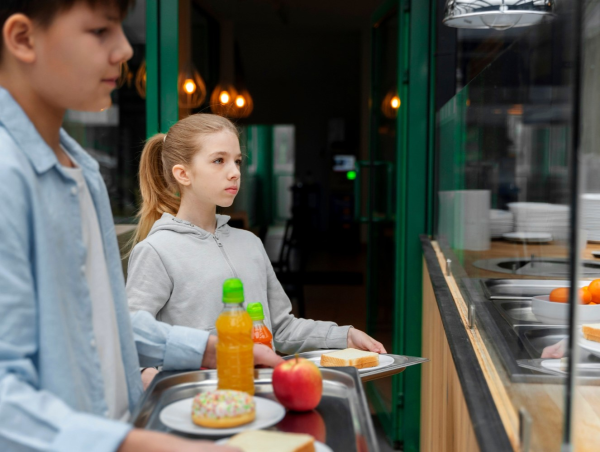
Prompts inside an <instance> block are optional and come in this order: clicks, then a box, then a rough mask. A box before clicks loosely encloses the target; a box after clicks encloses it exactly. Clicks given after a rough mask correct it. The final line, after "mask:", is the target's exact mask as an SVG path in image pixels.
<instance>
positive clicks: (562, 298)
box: [550, 287, 569, 303]
mask: <svg viewBox="0 0 600 452" xmlns="http://www.w3.org/2000/svg"><path fill="white" fill-rule="evenodd" d="M550 301H554V302H556V303H568V302H569V288H568V287H559V288H558V289H554V290H553V291H552V292H550Z"/></svg>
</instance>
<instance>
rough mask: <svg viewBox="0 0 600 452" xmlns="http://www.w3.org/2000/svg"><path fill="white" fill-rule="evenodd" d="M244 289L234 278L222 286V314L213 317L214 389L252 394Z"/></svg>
mask: <svg viewBox="0 0 600 452" xmlns="http://www.w3.org/2000/svg"><path fill="white" fill-rule="evenodd" d="M243 302H244V286H243V285H242V281H240V280H239V279H236V278H232V279H228V280H226V281H225V282H224V283H223V304H224V307H223V311H222V312H221V314H220V315H219V317H218V318H217V323H216V327H217V335H218V341H217V377H218V379H219V381H218V383H217V388H218V389H234V390H237V391H244V392H247V393H248V394H251V395H253V394H254V351H253V349H254V342H252V319H250V316H249V315H248V313H247V312H246V310H245V309H244V308H243V307H242V303H243Z"/></svg>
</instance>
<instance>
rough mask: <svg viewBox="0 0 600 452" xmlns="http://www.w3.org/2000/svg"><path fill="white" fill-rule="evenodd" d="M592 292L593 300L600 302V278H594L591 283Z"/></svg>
mask: <svg viewBox="0 0 600 452" xmlns="http://www.w3.org/2000/svg"><path fill="white" fill-rule="evenodd" d="M588 287H589V288H590V293H591V294H592V301H593V302H594V303H596V304H599V303H600V279H594V280H593V281H592V282H591V283H590V285H589V286H588Z"/></svg>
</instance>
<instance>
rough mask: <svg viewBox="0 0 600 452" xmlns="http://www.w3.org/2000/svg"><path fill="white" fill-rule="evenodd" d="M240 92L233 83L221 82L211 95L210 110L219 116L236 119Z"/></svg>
mask: <svg viewBox="0 0 600 452" xmlns="http://www.w3.org/2000/svg"><path fill="white" fill-rule="evenodd" d="M237 97H238V92H237V90H236V89H235V88H234V86H233V85H232V84H231V83H227V82H221V83H219V84H218V85H217V86H215V89H214V90H213V92H212V94H211V95H210V109H211V110H212V112H213V113H214V114H216V115H219V116H227V117H234V111H235V101H236V99H237Z"/></svg>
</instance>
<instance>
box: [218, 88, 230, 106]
mask: <svg viewBox="0 0 600 452" xmlns="http://www.w3.org/2000/svg"><path fill="white" fill-rule="evenodd" d="M230 99H231V96H229V93H228V92H227V91H221V94H219V101H220V102H221V103H222V104H228V103H229V100H230Z"/></svg>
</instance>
